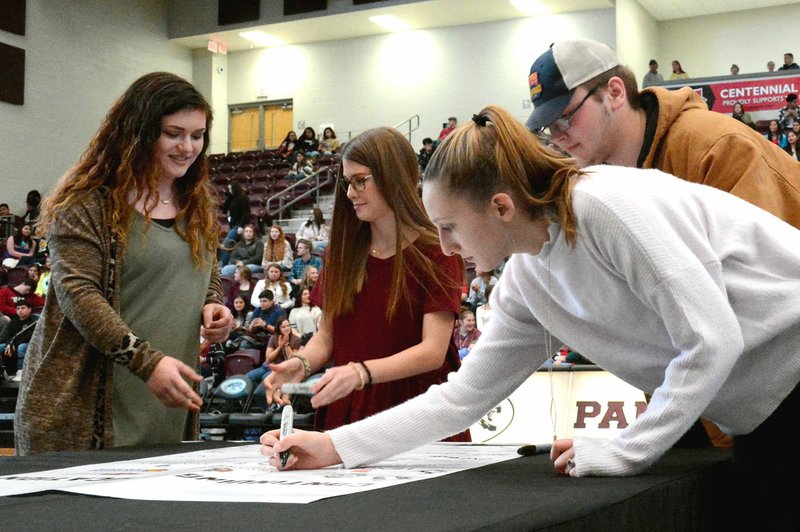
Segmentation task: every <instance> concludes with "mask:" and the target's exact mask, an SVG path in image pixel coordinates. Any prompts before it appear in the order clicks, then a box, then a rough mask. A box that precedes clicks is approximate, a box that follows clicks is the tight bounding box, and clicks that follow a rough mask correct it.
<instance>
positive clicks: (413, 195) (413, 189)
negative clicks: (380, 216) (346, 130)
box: [324, 127, 451, 321]
mask: <svg viewBox="0 0 800 532" xmlns="http://www.w3.org/2000/svg"><path fill="white" fill-rule="evenodd" d="M342 159H347V160H349V161H352V162H354V163H358V164H361V165H364V166H366V167H367V168H369V169H370V172H371V173H372V183H373V184H374V185H375V186H377V187H378V190H379V191H380V193H381V195H382V196H383V198H384V200H385V201H386V202H387V204H388V205H389V207H390V208H391V209H392V211H393V212H394V218H395V230H396V233H395V234H396V237H397V243H396V246H395V253H394V262H393V271H392V285H391V288H390V296H389V301H388V303H387V305H386V319H387V320H388V321H391V320H392V319H393V318H394V315H395V312H396V309H397V306H398V303H399V302H400V299H401V298H403V297H404V298H405V300H406V303H407V304H408V305H409V306H410V305H411V300H410V295H409V294H408V291H407V290H406V282H405V279H406V277H405V276H406V273H410V274H411V275H412V276H413V275H415V273H414V271H415V269H417V271H419V269H421V270H422V272H423V274H422V275H423V278H425V279H430V280H433V281H432V282H435V283H438V284H439V286H440V288H451V287H449V286H445V285H444V282H443V281H442V280H441V279H439V275H438V272H437V271H436V269H435V267H434V264H433V262H432V261H431V259H430V258H428V257H427V255H425V253H423V251H422V250H421V247H422V246H437V247H438V246H439V237H438V234H437V231H436V228H435V227H434V225H433V223H431V221H430V219H429V218H428V216H427V215H426V214H425V209H424V208H423V206H422V200H421V199H420V197H419V193H418V191H417V185H418V184H419V168H418V166H417V157H416V154H415V153H414V148H413V147H412V146H411V143H410V142H408V140H407V139H406V138H405V137H404V136H403V134H402V133H400V132H399V131H397V130H396V129H392V128H388V127H381V128H375V129H370V130H367V131H365V132H363V133H361V134H360V135H358V136H357V137H355V138H353V139H352V140H351V141H349V142H348V143H347V144H346V146H345V148H344V150H343V151H342ZM342 177H343V175H342V167H341V166H340V168H339V176H338V178H339V179H342ZM409 229H410V230H412V231H414V232H415V233H417V234H418V235H419V236H418V237H417V239H416V240H415V241H414V243H413V244H412V245H410V246H408V247H407V248H406V249H405V250H403V249H402V244H403V238H402V235H403V233H405V232H406V230H409ZM370 238H371V231H370V224H369V223H366V222H362V221H361V220H359V219H358V217H357V216H356V214H355V210H354V209H353V208H352V204H351V203H350V200H349V199H347V193H346V192H345V191H344V190H342V188H341V187H338V186H337V187H336V199H335V203H334V208H333V222H332V224H331V237H330V245H329V246H328V248H327V250H326V252H327V253H326V257H325V267H324V272H325V279H326V282H325V285H324V290H325V292H324V295H325V317H326V318H335V317H337V316H341V315H343V314H346V313H347V312H349V311H350V310H352V308H353V299H354V297H355V295H356V294H358V293H359V292H360V291H361V289H362V288H363V286H364V282H365V281H366V278H367V258H368V255H369V243H370ZM405 255H408V257H405ZM407 262H408V263H412V264H413V265H415V266H418V268H408V267H407V266H408V265H409V264H407ZM426 282H428V283H430V282H431V281H426ZM423 286H424V285H423Z"/></svg>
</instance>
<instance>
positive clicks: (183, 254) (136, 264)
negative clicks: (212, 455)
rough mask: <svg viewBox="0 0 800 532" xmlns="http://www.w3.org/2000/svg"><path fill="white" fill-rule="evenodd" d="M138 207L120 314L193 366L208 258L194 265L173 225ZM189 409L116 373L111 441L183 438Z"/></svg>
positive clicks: (133, 378) (127, 374)
mask: <svg viewBox="0 0 800 532" xmlns="http://www.w3.org/2000/svg"><path fill="white" fill-rule="evenodd" d="M145 227H146V223H145V221H144V217H143V216H142V215H141V214H139V213H136V215H135V216H134V217H133V220H132V222H131V228H130V229H129V230H128V232H127V238H128V244H127V248H126V250H125V254H124V257H123V261H122V271H121V272H120V290H121V291H120V314H121V316H122V319H123V321H125V323H127V324H128V326H129V327H130V328H131V331H133V333H134V334H136V335H137V336H138V337H140V338H146V339H147V340H148V341H149V342H150V344H151V345H152V346H153V348H154V349H156V350H158V351H160V352H161V353H164V354H165V355H167V356H171V357H174V358H177V359H179V360H180V361H182V362H183V363H184V364H187V365H188V366H189V367H191V368H196V367H197V355H198V352H199V350H200V322H201V315H200V313H201V309H202V307H203V303H204V301H205V299H206V290H207V288H208V284H209V281H210V279H211V264H210V263H207V264H206V265H204V266H203V267H201V268H199V269H198V268H196V267H195V265H194V263H193V262H192V255H191V253H192V250H191V247H190V246H189V243H188V242H186V241H184V240H183V239H182V238H181V237H180V236H179V235H178V233H176V232H175V229H174V227H164V226H162V225H159V224H158V223H156V222H153V223H151V224H150V229H149V231H147V234H144V229H145ZM187 414H188V411H187V410H186V409H184V408H168V407H166V406H164V405H163V404H162V403H161V401H159V400H158V399H157V398H156V397H155V396H154V395H153V394H152V393H151V392H150V390H149V389H148V388H147V385H146V384H145V382H144V381H143V380H142V379H140V378H139V377H137V376H136V375H134V374H133V373H131V372H130V371H125V370H120V371H117V372H116V378H115V379H114V434H115V438H114V444H115V445H155V444H162V443H179V442H180V441H181V439H183V434H184V427H185V425H186V416H187Z"/></svg>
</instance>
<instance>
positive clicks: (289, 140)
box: [278, 131, 297, 160]
mask: <svg viewBox="0 0 800 532" xmlns="http://www.w3.org/2000/svg"><path fill="white" fill-rule="evenodd" d="M296 145H297V133H295V132H294V131H290V132H288V133H287V134H286V138H285V139H283V142H281V145H280V146H278V157H280V158H281V159H284V160H287V159H288V160H291V159H294V150H295V148H296Z"/></svg>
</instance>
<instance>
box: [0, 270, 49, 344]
mask: <svg viewBox="0 0 800 532" xmlns="http://www.w3.org/2000/svg"><path fill="white" fill-rule="evenodd" d="M34 290H36V283H34V282H33V280H32V279H30V278H28V277H25V278H24V279H22V280H21V281H20V282H19V283H18V284H17V285H16V286H3V287H0V336H2V334H3V331H5V329H6V328H7V327H8V324H9V323H10V321H11V319H12V318H13V317H14V316H16V315H17V303H19V302H20V301H25V302H26V303H28V306H29V307H31V308H41V307H42V306H44V303H45V300H44V299H42V298H41V297H39V296H37V295H36V294H34V293H33V291H34Z"/></svg>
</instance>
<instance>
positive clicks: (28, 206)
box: [22, 190, 42, 233]
mask: <svg viewBox="0 0 800 532" xmlns="http://www.w3.org/2000/svg"><path fill="white" fill-rule="evenodd" d="M41 203H42V195H41V194H40V193H39V191H38V190H31V191H30V192H28V195H27V196H26V197H25V214H23V215H22V223H25V224H30V226H31V233H33V232H34V231H35V230H36V224H37V223H38V220H39V206H40V204H41Z"/></svg>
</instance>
